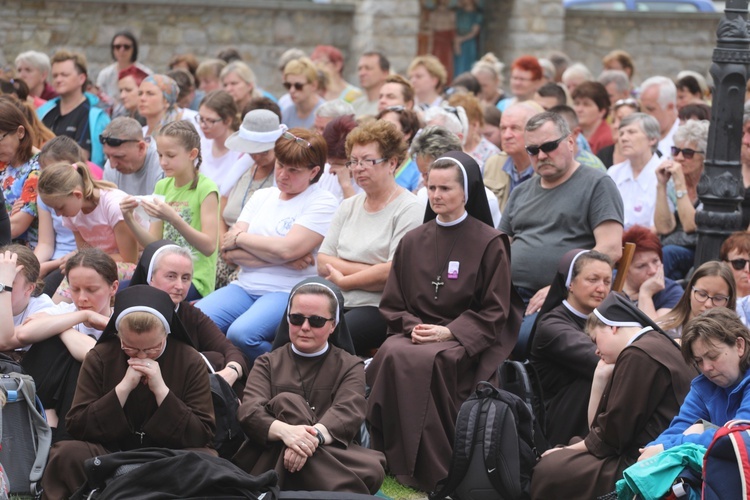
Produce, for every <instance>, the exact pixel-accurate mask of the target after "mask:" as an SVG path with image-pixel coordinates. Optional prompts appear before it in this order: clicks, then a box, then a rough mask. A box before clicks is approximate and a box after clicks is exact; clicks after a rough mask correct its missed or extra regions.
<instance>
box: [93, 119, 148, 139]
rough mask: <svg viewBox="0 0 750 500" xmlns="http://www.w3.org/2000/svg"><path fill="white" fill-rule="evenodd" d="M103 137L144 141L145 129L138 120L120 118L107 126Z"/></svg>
mask: <svg viewBox="0 0 750 500" xmlns="http://www.w3.org/2000/svg"><path fill="white" fill-rule="evenodd" d="M102 135H104V136H108V137H116V138H117V139H139V140H141V139H143V127H142V126H141V124H140V123H138V121H137V120H135V119H133V118H130V117H128V116H120V117H119V118H115V119H114V120H112V121H111V122H109V123H108V124H107V127H106V128H105V129H104V131H103V132H102Z"/></svg>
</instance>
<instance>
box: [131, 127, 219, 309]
mask: <svg viewBox="0 0 750 500" xmlns="http://www.w3.org/2000/svg"><path fill="white" fill-rule="evenodd" d="M200 144H201V143H200V136H199V135H198V133H197V132H196V131H195V129H194V128H193V126H192V125H191V124H190V123H188V122H185V121H177V122H172V123H169V124H168V125H165V126H164V127H163V128H162V129H161V130H159V132H158V133H157V135H156V149H157V151H158V152H159V159H160V164H161V168H162V169H163V170H164V175H165V176H166V177H165V178H164V179H162V180H160V181H159V182H157V183H156V187H155V188H154V195H161V196H164V201H160V200H158V199H156V198H154V199H152V200H145V199H141V200H140V201H139V200H138V199H136V198H135V197H133V196H128V197H127V198H125V199H124V200H122V202H121V203H120V208H121V209H122V214H123V216H124V218H125V222H126V223H127V225H128V226H129V227H130V229H132V230H133V233H134V234H135V236H136V238H138V242H139V243H140V244H141V245H142V246H144V247H145V246H146V245H148V244H149V243H153V242H154V241H157V240H161V239H168V240H172V241H174V242H175V243H176V244H177V245H179V246H183V247H190V249H191V251H192V253H193V255H194V257H195V273H194V275H193V284H192V286H191V287H190V293H189V294H188V296H187V300H189V301H191V300H196V299H199V298H201V297H205V296H206V295H208V294H209V293H211V292H213V290H214V284H215V280H216V256H217V248H218V242H219V189H218V188H217V187H216V184H215V183H214V182H213V181H212V180H210V179H209V178H208V177H206V176H205V175H203V174H201V173H199V172H198V169H199V168H200V165H201V150H200ZM139 204H140V205H141V206H142V207H143V208H144V209H145V211H146V213H147V214H148V215H149V216H150V217H151V218H152V219H155V220H154V221H153V222H152V223H151V226H150V227H149V229H148V230H146V229H144V228H143V227H141V226H140V224H139V223H138V221H137V220H136V219H135V216H134V214H133V210H134V209H135V208H136V207H137V206H138V205H139Z"/></svg>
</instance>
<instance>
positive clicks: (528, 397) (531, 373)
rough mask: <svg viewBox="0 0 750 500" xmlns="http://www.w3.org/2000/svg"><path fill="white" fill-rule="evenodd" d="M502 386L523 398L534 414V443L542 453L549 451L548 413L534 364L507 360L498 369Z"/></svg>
mask: <svg viewBox="0 0 750 500" xmlns="http://www.w3.org/2000/svg"><path fill="white" fill-rule="evenodd" d="M497 376H498V380H500V387H502V388H503V389H505V390H506V391H508V392H511V393H513V394H515V395H516V396H518V397H519V398H521V399H523V400H524V401H525V402H526V405H527V406H528V407H529V408H531V411H532V412H533V414H534V445H535V446H536V451H537V453H539V454H540V455H541V454H542V453H544V452H545V451H547V450H548V449H549V448H550V446H549V441H547V437H546V436H545V435H544V429H546V428H547V427H546V426H547V413H546V408H545V406H544V393H543V391H542V385H541V383H539V376H538V375H537V373H536V370H535V369H534V366H533V365H532V364H531V363H530V362H529V361H528V360H526V361H524V362H523V363H522V362H520V361H511V360H507V361H505V362H503V364H502V365H500V368H498V369H497Z"/></svg>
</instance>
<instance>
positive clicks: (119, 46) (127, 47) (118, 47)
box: [112, 43, 133, 50]
mask: <svg viewBox="0 0 750 500" xmlns="http://www.w3.org/2000/svg"><path fill="white" fill-rule="evenodd" d="M112 48H113V49H115V50H130V49H132V48H133V46H132V45H127V44H120V43H117V44H115V45H112Z"/></svg>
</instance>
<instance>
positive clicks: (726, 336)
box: [680, 307, 750, 373]
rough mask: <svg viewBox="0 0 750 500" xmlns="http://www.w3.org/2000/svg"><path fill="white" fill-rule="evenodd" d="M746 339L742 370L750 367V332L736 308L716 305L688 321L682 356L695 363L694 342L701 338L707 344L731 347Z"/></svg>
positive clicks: (683, 336)
mask: <svg viewBox="0 0 750 500" xmlns="http://www.w3.org/2000/svg"><path fill="white" fill-rule="evenodd" d="M739 338H741V339H743V340H744V341H745V352H744V353H742V356H741V357H740V370H742V372H743V373H744V372H746V371H747V369H748V368H750V332H748V330H747V327H746V326H745V325H743V324H742V321H740V318H739V317H738V316H737V313H736V312H735V311H734V309H728V308H726V307H714V308H713V309H709V310H708V311H706V312H704V313H703V314H701V315H700V316H696V317H695V318H693V319H691V320H690V321H688V324H687V325H685V329H684V330H683V331H682V345H681V348H680V349H681V350H682V357H683V358H684V359H685V361H686V362H687V363H688V364H690V365H694V364H695V361H694V360H693V344H694V343H695V341H696V340H698V339H700V340H702V341H703V342H704V343H705V344H714V345H715V344H726V345H728V346H730V347H732V346H735V345H736V344H737V339H739Z"/></svg>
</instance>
